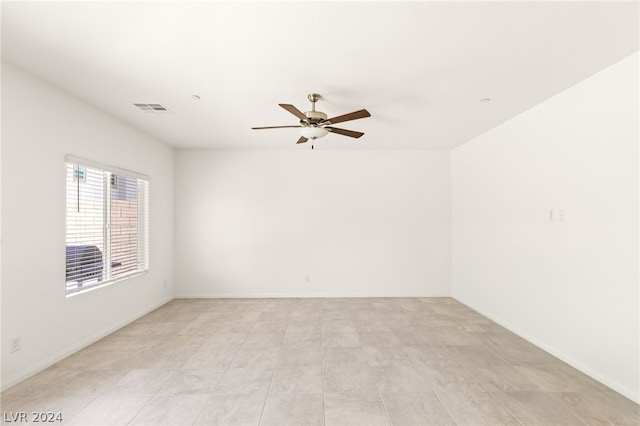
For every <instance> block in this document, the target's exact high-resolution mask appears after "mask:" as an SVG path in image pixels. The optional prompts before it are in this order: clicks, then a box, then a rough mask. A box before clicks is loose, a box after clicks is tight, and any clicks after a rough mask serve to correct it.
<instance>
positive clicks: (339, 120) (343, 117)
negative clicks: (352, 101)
mask: <svg viewBox="0 0 640 426" xmlns="http://www.w3.org/2000/svg"><path fill="white" fill-rule="evenodd" d="M366 117H371V114H369V111H367V110H366V109H361V110H360V111H354V112H350V113H349V114H344V115H339V116H337V117H331V118H327V119H326V120H324V121H321V122H320V124H336V123H342V122H343V121H350V120H357V119H358V118H366Z"/></svg>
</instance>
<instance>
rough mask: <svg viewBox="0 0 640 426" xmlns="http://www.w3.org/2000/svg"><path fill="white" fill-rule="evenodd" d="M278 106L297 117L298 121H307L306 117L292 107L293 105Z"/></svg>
mask: <svg viewBox="0 0 640 426" xmlns="http://www.w3.org/2000/svg"><path fill="white" fill-rule="evenodd" d="M278 105H280V106H281V107H282V108H284V109H286V110H287V111H289V112H290V113H291V114H293V115H295V116H296V117H298V118H299V119H300V120H303V121H307V120H308V118H307V116H306V115H304V114H303V113H302V112H300V110H299V109H298V108H296V107H294V106H293V105H289V104H278Z"/></svg>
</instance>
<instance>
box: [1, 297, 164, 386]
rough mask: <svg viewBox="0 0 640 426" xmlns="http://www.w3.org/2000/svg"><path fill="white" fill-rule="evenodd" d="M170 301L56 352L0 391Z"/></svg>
mask: <svg viewBox="0 0 640 426" xmlns="http://www.w3.org/2000/svg"><path fill="white" fill-rule="evenodd" d="M171 300H173V297H169V298H167V299H166V300H164V301H163V302H160V303H158V304H156V305H154V306H152V307H150V308H147V309H144V310H142V311H139V312H137V313H135V314H134V315H131V316H130V317H128V318H126V319H123V320H121V321H118V322H117V323H115V324H113V325H112V326H110V327H108V328H106V329H104V330H101V331H100V332H98V333H95V334H93V335H91V336H89V337H87V338H86V339H83V340H82V341H80V342H78V343H77V344H75V345H73V346H71V347H69V348H67V349H65V350H63V351H60V352H58V353H57V354H55V355H52V356H50V357H49V358H47V359H45V360H44V361H41V362H39V363H37V364H36V365H34V366H32V367H29V368H27V369H26V370H23V371H21V372H20V373H18V374H16V375H15V376H13V377H10V378H9V379H6V380H3V381H2V383H1V384H0V391H5V390H7V389H9V388H10V387H12V386H15V385H17V384H18V383H20V382H22V381H23V380H26V379H28V378H29V377H31V376H33V375H35V374H37V373H39V372H41V371H42V370H44V369H46V368H49V367H51V366H52V365H54V364H55V363H57V362H60V361H62V360H63V359H65V358H66V357H68V356H70V355H73V354H74V353H76V352H78V351H79V350H80V349H83V348H85V347H87V346H89V345H90V344H92V343H95V342H97V341H98V340H100V339H102V338H104V337H106V336H108V335H109V334H111V333H113V332H114V331H117V330H119V329H121V328H122V327H124V326H125V325H127V324H130V323H132V322H133V321H135V320H137V319H139V318H141V317H143V316H145V315H146V314H148V313H149V312H151V311H154V310H156V309H158V308H159V307H160V306H163V305H166V304H167V303H169V302H171Z"/></svg>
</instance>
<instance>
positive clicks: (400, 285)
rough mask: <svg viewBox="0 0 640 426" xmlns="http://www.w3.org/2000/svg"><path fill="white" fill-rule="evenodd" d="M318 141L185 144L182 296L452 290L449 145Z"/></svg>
mask: <svg viewBox="0 0 640 426" xmlns="http://www.w3.org/2000/svg"><path fill="white" fill-rule="evenodd" d="M317 145H318V146H317V147H316V149H315V150H314V151H311V150H310V147H300V148H301V149H300V150H296V151H293V150H286V151H285V150H282V151H273V150H233V151H232V150H178V151H176V283H177V284H176V295H177V296H178V297H187V296H189V297H209V296H212V297H213V296H240V297H249V296H265V297H277V296H281V297H282V296H318V297H323V296H330V297H333V296H446V295H449V288H450V285H449V281H450V280H449V271H450V265H449V259H450V185H449V182H450V170H449V162H450V160H449V153H447V152H424V151H404V152H402V151H358V152H355V151H323V150H322V148H321V144H320V143H319V144H317ZM307 275H309V276H310V282H309V283H307V282H306V280H305V279H306V276H307Z"/></svg>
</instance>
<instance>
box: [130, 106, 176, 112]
mask: <svg viewBox="0 0 640 426" xmlns="http://www.w3.org/2000/svg"><path fill="white" fill-rule="evenodd" d="M133 105H135V106H137V107H138V108H139V109H140V110H141V111H144V112H155V113H163V112H171V111H169V110H168V109H167V108H166V107H165V106H164V105H161V104H133Z"/></svg>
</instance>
